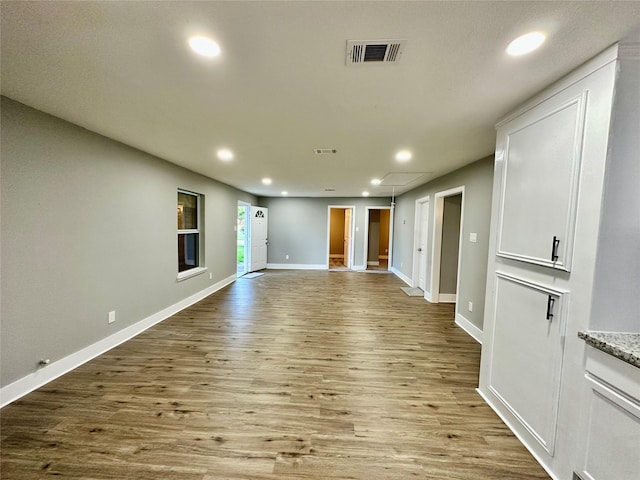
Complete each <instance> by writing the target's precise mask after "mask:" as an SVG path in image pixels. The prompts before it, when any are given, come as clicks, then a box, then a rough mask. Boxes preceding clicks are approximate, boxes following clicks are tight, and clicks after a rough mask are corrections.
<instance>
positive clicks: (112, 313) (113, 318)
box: [109, 310, 116, 323]
mask: <svg viewBox="0 0 640 480" xmlns="http://www.w3.org/2000/svg"><path fill="white" fill-rule="evenodd" d="M115 321H116V311H115V310H111V311H110V312H109V323H113V322H115Z"/></svg>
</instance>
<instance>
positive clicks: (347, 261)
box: [327, 205, 356, 271]
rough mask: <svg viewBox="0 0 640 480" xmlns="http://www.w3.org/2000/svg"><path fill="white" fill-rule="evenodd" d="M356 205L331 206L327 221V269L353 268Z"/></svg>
mask: <svg viewBox="0 0 640 480" xmlns="http://www.w3.org/2000/svg"><path fill="white" fill-rule="evenodd" d="M355 208H356V207H355V206H354V205H329V212H328V219H327V269H329V270H332V271H340V270H351V269H352V268H353V251H354V248H353V238H354V220H353V219H354V217H355Z"/></svg>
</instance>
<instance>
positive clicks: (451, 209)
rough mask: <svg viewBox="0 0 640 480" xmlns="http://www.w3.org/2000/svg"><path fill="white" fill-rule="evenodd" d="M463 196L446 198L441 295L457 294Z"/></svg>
mask: <svg viewBox="0 0 640 480" xmlns="http://www.w3.org/2000/svg"><path fill="white" fill-rule="evenodd" d="M461 213H462V195H453V196H451V197H445V199H444V210H443V214H442V250H441V255H440V257H441V260H440V293H448V294H455V293H456V286H457V281H458V253H459V248H458V247H459V245H460V215H461Z"/></svg>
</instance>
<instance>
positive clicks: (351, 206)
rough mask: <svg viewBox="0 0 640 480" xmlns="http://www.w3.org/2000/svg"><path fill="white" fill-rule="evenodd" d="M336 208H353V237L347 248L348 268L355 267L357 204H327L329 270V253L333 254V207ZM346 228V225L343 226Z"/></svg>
mask: <svg viewBox="0 0 640 480" xmlns="http://www.w3.org/2000/svg"><path fill="white" fill-rule="evenodd" d="M332 208H335V209H336V210H338V209H339V210H344V209H347V208H350V209H351V226H350V230H351V239H350V241H349V245H347V248H348V249H349V265H347V268H348V269H349V270H352V269H353V254H354V253H355V244H354V240H355V225H356V220H355V218H356V206H355V205H328V206H327V257H326V258H327V264H326V265H327V270H329V268H330V266H331V265H330V261H329V255H331V209H332ZM343 229H344V226H343Z"/></svg>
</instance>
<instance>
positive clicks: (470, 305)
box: [469, 302, 473, 312]
mask: <svg viewBox="0 0 640 480" xmlns="http://www.w3.org/2000/svg"><path fill="white" fill-rule="evenodd" d="M469 311H470V312H473V302H469Z"/></svg>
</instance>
